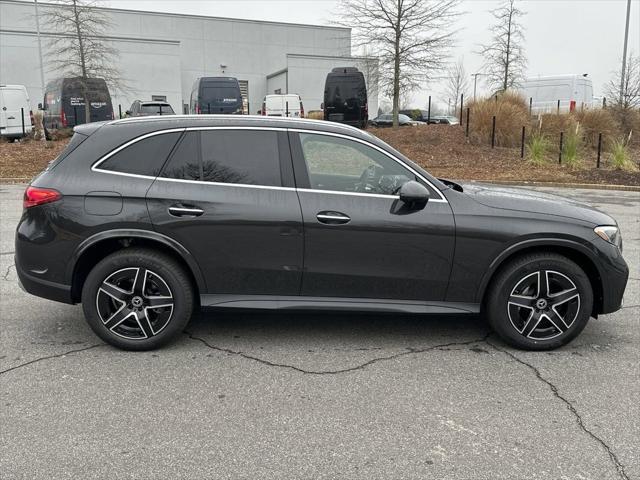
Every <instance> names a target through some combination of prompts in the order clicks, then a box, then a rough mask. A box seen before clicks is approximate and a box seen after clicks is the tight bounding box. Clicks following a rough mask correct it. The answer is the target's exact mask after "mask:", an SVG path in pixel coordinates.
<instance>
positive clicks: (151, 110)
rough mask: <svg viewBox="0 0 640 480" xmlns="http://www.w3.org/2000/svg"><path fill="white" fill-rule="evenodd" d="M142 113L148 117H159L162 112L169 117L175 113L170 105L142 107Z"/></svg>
mask: <svg viewBox="0 0 640 480" xmlns="http://www.w3.org/2000/svg"><path fill="white" fill-rule="evenodd" d="M140 112H141V113H146V114H148V115H158V114H160V112H162V114H164V115H169V114H172V113H173V108H171V105H169V104H162V105H159V104H156V105H141V106H140Z"/></svg>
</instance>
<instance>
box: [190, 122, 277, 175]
mask: <svg viewBox="0 0 640 480" xmlns="http://www.w3.org/2000/svg"><path fill="white" fill-rule="evenodd" d="M200 139H201V145H202V179H203V180H204V181H207V182H221V183H244V184H250V185H267V186H280V185H282V182H281V179H280V159H279V153H278V134H277V132H274V131H264V130H203V131H201V132H200Z"/></svg>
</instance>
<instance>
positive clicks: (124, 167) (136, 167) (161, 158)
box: [98, 132, 181, 177]
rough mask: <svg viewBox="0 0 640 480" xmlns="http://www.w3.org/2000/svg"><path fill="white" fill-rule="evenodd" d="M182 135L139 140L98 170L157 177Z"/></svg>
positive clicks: (105, 162)
mask: <svg viewBox="0 0 640 480" xmlns="http://www.w3.org/2000/svg"><path fill="white" fill-rule="evenodd" d="M180 133H181V132H169V133H162V134H159V135H153V136H151V137H147V138H143V139H142V140H138V141H137V142H135V143H132V144H131V145H129V146H128V147H125V148H123V149H122V150H120V151H119V152H117V153H115V154H114V155H112V156H111V157H109V158H108V159H107V160H105V161H104V162H102V163H101V164H100V166H99V167H98V168H100V169H101V170H109V171H113V172H120V173H130V174H135V175H146V176H150V177H155V176H157V175H158V174H159V173H160V169H161V168H162V165H163V164H164V162H165V160H166V159H167V157H168V156H169V154H170V153H171V150H172V149H173V146H174V145H175V144H176V142H177V141H178V138H179V137H180Z"/></svg>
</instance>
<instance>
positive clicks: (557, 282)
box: [507, 270, 580, 340]
mask: <svg viewBox="0 0 640 480" xmlns="http://www.w3.org/2000/svg"><path fill="white" fill-rule="evenodd" d="M579 312H580V292H579V291H578V288H577V287H576V285H575V283H574V282H573V281H572V280H571V279H570V278H569V277H567V276H566V275H564V274H562V273H560V272H557V271H554V270H539V271H536V272H533V273H530V274H528V275H527V276H525V277H524V278H521V279H520V280H519V281H518V282H517V283H516V285H515V287H514V288H513V290H512V291H511V294H510V295H509V298H508V301H507V313H508V315H509V320H510V321H511V325H513V328H515V329H516V330H517V331H518V333H520V334H521V335H523V336H525V337H527V338H530V339H533V340H550V339H552V338H555V337H558V336H560V335H562V334H563V333H564V332H566V331H567V330H568V329H569V328H570V327H571V325H572V324H573V322H574V321H575V320H576V318H577V317H578V314H579Z"/></svg>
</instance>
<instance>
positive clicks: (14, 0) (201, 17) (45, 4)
mask: <svg viewBox="0 0 640 480" xmlns="http://www.w3.org/2000/svg"><path fill="white" fill-rule="evenodd" d="M2 3H15V4H21V5H32V4H33V3H34V2H32V1H28V0H0V4H2ZM38 5H40V6H42V7H60V6H63V5H60V4H56V3H50V2H39V3H38ZM91 8H96V9H98V10H107V11H110V12H119V13H138V14H146V15H162V16H171V17H180V18H195V19H199V20H205V19H210V20H226V21H233V22H242V23H254V24H255V23H258V24H268V25H281V26H285V27H302V28H322V29H327V30H344V31H349V32H350V31H351V28H348V27H334V26H331V25H313V24H310V23H288V22H276V21H273V20H250V19H247V18H236V17H214V16H210V15H198V14H193V13H189V14H186V13H171V12H154V11H151V10H137V9H128V8H112V7H91Z"/></svg>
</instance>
